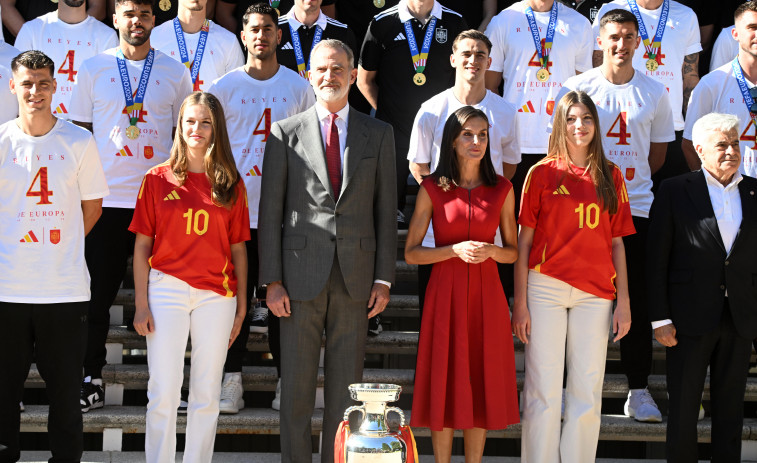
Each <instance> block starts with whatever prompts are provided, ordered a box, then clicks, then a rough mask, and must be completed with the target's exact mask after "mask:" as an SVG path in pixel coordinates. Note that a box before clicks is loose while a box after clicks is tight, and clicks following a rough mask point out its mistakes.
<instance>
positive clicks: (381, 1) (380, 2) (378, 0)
mask: <svg viewBox="0 0 757 463" xmlns="http://www.w3.org/2000/svg"><path fill="white" fill-rule="evenodd" d="M384 5H386V1H385V0H373V6H375V7H376V8H383V7H384Z"/></svg>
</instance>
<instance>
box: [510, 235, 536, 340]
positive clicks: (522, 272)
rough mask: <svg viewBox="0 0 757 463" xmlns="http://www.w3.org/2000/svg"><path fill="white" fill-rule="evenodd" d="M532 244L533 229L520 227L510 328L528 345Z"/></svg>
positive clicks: (529, 333)
mask: <svg viewBox="0 0 757 463" xmlns="http://www.w3.org/2000/svg"><path fill="white" fill-rule="evenodd" d="M533 243H534V229H533V228H531V227H526V226H524V225H521V226H520V235H518V260H517V261H515V287H514V288H513V289H514V290H515V294H514V299H515V302H514V303H513V318H512V323H511V324H512V328H513V333H515V335H516V336H518V339H520V340H521V341H523V343H524V344H528V337H529V336H530V335H531V315H530V314H529V312H528V305H527V304H526V301H527V297H526V296H527V292H528V256H529V254H531V245H532V244H533Z"/></svg>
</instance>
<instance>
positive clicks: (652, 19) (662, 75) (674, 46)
mask: <svg viewBox="0 0 757 463" xmlns="http://www.w3.org/2000/svg"><path fill="white" fill-rule="evenodd" d="M616 8H620V9H623V10H626V11H631V8H630V7H629V6H628V1H627V0H614V1H612V2H610V3H605V4H604V5H602V8H600V9H599V13H597V17H596V19H595V20H594V25H593V26H592V27H593V29H594V37H595V38H596V37H599V21H600V20H601V19H602V16H604V14H605V13H607V12H608V11H610V10H614V9H616ZM639 12H640V13H641V18H642V19H643V20H644V25H645V26H646V28H647V34H649V40H650V41H652V39H653V38H654V35H655V31H656V30H657V22H658V21H659V19H660V13H662V5H660V7H659V8H657V9H656V10H645V9H644V8H642V7H641V6H639ZM594 49H595V50H599V45H597V43H596V40H595V41H594ZM700 51H702V45H701V44H700V43H699V22H698V21H697V15H696V13H694V10H692V9H691V8H689V7H688V6H684V5H681V4H680V3H678V2H676V1H673V0H670V11H669V12H668V20H667V22H666V23H665V33H664V34H663V36H662V46H661V47H660V54H659V55H658V57H659V59H658V60H657V62H658V63H660V65H659V67H658V68H657V70H656V71H647V67H646V62H647V60H648V59H649V57H648V55H647V52H646V50H645V49H644V42H643V41H642V42H641V44H639V48H638V49H637V50H636V53H635V54H634V56H633V67H634V68H636V69H638V70H639V71H641V72H643V73H645V74H646V75H648V76H649V77H652V78H654V79H655V80H657V81H658V82H660V83H662V84H663V85H664V86H665V87H667V89H668V93H670V106H671V107H672V108H673V121H674V123H675V128H676V130H683V74H682V68H683V59H684V58H685V57H686V56H687V55H690V54H692V53H698V52H700Z"/></svg>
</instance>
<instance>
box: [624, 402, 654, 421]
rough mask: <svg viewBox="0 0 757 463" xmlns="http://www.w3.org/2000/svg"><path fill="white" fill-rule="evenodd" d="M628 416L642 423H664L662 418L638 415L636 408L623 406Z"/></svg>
mask: <svg viewBox="0 0 757 463" xmlns="http://www.w3.org/2000/svg"><path fill="white" fill-rule="evenodd" d="M623 411H624V412H625V414H626V416H628V417H631V418H633V419H634V420H636V421H638V422H640V423H662V418H658V417H656V416H636V413H635V412H634V410H633V409H632V408H630V407H628V406H625V407H623Z"/></svg>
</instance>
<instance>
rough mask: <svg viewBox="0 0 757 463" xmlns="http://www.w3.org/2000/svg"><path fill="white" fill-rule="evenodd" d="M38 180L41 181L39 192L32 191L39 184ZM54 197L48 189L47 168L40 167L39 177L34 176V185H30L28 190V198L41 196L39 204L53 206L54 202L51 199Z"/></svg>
mask: <svg viewBox="0 0 757 463" xmlns="http://www.w3.org/2000/svg"><path fill="white" fill-rule="evenodd" d="M37 179H39V190H32V188H34V185H35V184H36V183H37ZM52 195H53V192H52V191H51V190H48V189H47V167H40V168H39V170H38V171H37V175H35V176H34V180H32V184H31V185H29V189H28V190H26V196H29V197H34V196H39V202H38V203H37V204H52V201H50V199H49V197H50V196H52Z"/></svg>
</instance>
